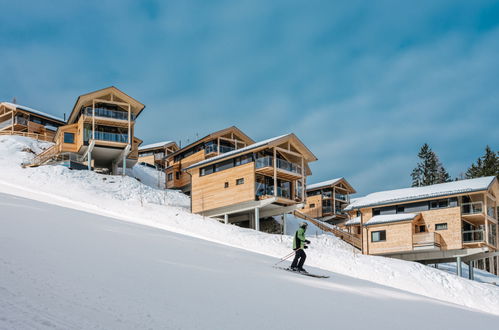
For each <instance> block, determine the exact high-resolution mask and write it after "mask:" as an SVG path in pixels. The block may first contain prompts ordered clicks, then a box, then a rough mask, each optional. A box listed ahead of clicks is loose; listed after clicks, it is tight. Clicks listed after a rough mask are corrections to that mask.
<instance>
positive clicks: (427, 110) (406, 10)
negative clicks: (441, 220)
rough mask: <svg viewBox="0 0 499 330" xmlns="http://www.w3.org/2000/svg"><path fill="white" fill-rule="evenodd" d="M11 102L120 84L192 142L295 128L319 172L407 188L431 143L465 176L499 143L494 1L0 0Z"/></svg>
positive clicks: (176, 135)
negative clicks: (218, 134)
mask: <svg viewBox="0 0 499 330" xmlns="http://www.w3.org/2000/svg"><path fill="white" fill-rule="evenodd" d="M0 11H1V12H2V13H3V15H2V19H1V20H0V45H1V51H0V74H1V75H0V76H1V79H0V100H6V101H10V100H12V98H13V97H16V98H17V101H18V102H19V103H21V104H24V105H27V106H31V107H34V108H37V109H40V110H42V111H46V112H51V113H54V114H57V115H62V114H63V113H64V112H66V113H69V111H70V110H71V107H72V106H73V104H74V101H75V99H76V97H77V96H78V95H80V94H83V93H86V92H89V91H92V90H96V89H100V88H103V87H107V86H109V85H115V86H117V87H118V88H120V89H122V90H123V91H125V92H126V93H128V94H130V95H131V96H133V97H135V98H136V99H138V100H139V101H141V102H143V103H144V104H146V106H147V107H146V110H145V111H144V112H143V115H141V117H139V120H138V123H137V131H136V134H137V136H138V137H140V138H142V139H143V140H144V142H145V143H152V142H155V141H158V140H165V139H173V140H176V141H179V140H181V141H182V144H183V145H185V144H186V143H187V142H188V141H190V142H192V141H193V140H194V139H195V138H196V136H198V135H199V136H202V135H204V134H207V133H209V132H212V131H216V130H218V129H222V128H224V127H227V126H231V125H236V126H238V127H239V128H241V129H242V130H243V131H245V132H246V133H247V134H248V135H250V136H251V137H253V138H254V139H255V140H261V139H266V138H269V137H272V136H276V135H280V134H283V133H287V132H294V133H296V134H297V135H298V137H299V138H300V139H302V140H303V141H304V143H305V144H306V145H308V146H309V147H310V149H311V150H312V151H313V152H314V153H315V154H316V155H317V157H318V158H319V161H318V162H316V163H313V164H312V165H311V167H312V171H313V176H312V177H311V178H310V179H309V182H316V181H319V180H326V179H329V178H332V177H338V176H344V177H346V178H347V180H349V181H350V182H351V184H352V185H353V186H354V187H355V188H357V190H358V191H359V193H361V194H364V193H368V192H372V191H377V190H383V189H392V188H399V187H405V186H408V185H410V176H409V174H410V172H411V170H412V168H413V167H414V166H415V164H416V162H417V158H416V154H417V151H418V149H419V147H420V146H421V145H422V144H423V143H425V142H427V143H429V144H430V146H431V147H432V148H433V149H434V150H435V151H436V152H437V154H438V155H439V156H440V158H441V160H442V162H443V163H444V166H445V167H446V168H447V169H448V171H449V172H450V173H451V175H452V176H453V177H455V176H458V175H459V174H460V173H461V172H463V171H465V170H466V168H467V167H468V166H469V165H470V163H471V162H472V161H474V160H475V159H476V158H477V157H479V156H480V155H481V154H482V153H483V149H484V148H485V145H487V144H489V145H491V147H493V148H494V149H499V130H498V129H497V125H498V124H497V123H498V122H499V120H498V119H499V93H498V87H499V3H498V2H497V1H458V0H449V1H417V2H414V1H311V0H307V1H289V0H288V1H259V0H249V1H216V0H213V1H153V0H150V1H126V0H122V1H106V0H99V1H92V0H87V1H81V2H77V1H5V0H0Z"/></svg>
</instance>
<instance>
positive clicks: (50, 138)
mask: <svg viewBox="0 0 499 330" xmlns="http://www.w3.org/2000/svg"><path fill="white" fill-rule="evenodd" d="M0 135H18V136H24V137H29V138H32V139H35V140H41V141H46V142H54V136H53V135H48V134H38V133H28V132H16V131H14V132H12V131H0Z"/></svg>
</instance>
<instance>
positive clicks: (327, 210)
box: [322, 206, 333, 214]
mask: <svg viewBox="0 0 499 330" xmlns="http://www.w3.org/2000/svg"><path fill="white" fill-rule="evenodd" d="M332 212H333V208H332V207H331V206H323V207H322V214H326V213H332Z"/></svg>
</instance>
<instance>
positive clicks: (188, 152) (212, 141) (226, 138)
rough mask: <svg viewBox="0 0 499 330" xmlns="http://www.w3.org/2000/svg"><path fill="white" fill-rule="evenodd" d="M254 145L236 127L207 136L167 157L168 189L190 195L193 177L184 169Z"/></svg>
mask: <svg viewBox="0 0 499 330" xmlns="http://www.w3.org/2000/svg"><path fill="white" fill-rule="evenodd" d="M253 143H255V141H253V140H252V139H251V138H250V137H248V136H247V135H246V134H244V133H243V132H242V131H241V130H240V129H239V128H237V127H235V126H232V127H229V128H225V129H223V130H220V131H218V132H214V133H211V134H208V135H206V136H205V137H203V138H202V139H199V140H197V141H195V142H193V143H191V144H189V145H188V146H186V147H183V148H181V149H180V150H177V151H176V152H174V153H172V154H169V155H168V156H167V157H166V187H167V188H168V189H179V190H181V191H182V192H184V193H186V194H190V191H191V177H190V175H189V174H187V173H186V172H184V169H186V168H187V167H189V166H190V165H192V164H195V163H198V162H200V161H203V160H206V159H209V158H212V157H215V156H218V155H220V154H225V153H228V152H231V151H234V150H238V149H241V148H244V147H246V146H248V145H250V144H253Z"/></svg>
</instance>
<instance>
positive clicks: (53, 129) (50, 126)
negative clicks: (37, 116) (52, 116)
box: [45, 125, 57, 131]
mask: <svg viewBox="0 0 499 330" xmlns="http://www.w3.org/2000/svg"><path fill="white" fill-rule="evenodd" d="M45 128H46V129H49V130H51V131H57V127H55V126H52V125H45Z"/></svg>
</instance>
